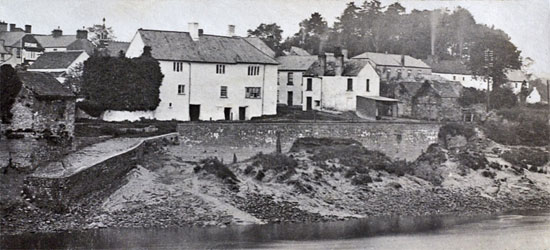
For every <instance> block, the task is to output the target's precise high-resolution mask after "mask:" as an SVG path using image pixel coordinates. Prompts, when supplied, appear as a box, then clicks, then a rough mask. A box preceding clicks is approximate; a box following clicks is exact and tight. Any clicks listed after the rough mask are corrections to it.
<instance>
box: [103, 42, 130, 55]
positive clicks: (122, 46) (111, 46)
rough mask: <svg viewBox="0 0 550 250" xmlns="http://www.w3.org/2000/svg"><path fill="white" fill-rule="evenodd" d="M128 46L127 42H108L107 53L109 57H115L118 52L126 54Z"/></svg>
mask: <svg viewBox="0 0 550 250" xmlns="http://www.w3.org/2000/svg"><path fill="white" fill-rule="evenodd" d="M129 46H130V43H129V42H119V41H109V42H108V44H107V51H108V52H109V56H111V57H117V56H118V54H119V53H120V51H123V52H124V53H126V50H128V47H129Z"/></svg>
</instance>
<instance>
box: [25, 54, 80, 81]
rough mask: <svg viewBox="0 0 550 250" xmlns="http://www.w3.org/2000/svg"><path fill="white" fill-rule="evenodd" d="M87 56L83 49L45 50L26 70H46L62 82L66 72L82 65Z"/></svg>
mask: <svg viewBox="0 0 550 250" xmlns="http://www.w3.org/2000/svg"><path fill="white" fill-rule="evenodd" d="M89 57H90V56H89V55H88V53H86V52H85V51H58V52H46V53H44V54H43V55H41V56H40V57H39V58H38V59H37V60H36V62H35V63H33V64H32V65H31V66H30V67H29V69H28V71H38V72H48V73H50V74H52V75H53V76H55V77H56V79H57V80H58V81H59V82H61V83H62V82H64V81H65V78H66V74H67V73H70V71H71V70H73V69H75V68H76V67H78V66H79V65H83V64H84V62H85V61H86V60H87V59H88V58H89Z"/></svg>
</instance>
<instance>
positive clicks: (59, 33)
mask: <svg viewBox="0 0 550 250" xmlns="http://www.w3.org/2000/svg"><path fill="white" fill-rule="evenodd" d="M62 35H63V30H61V29H60V28H59V27H57V29H54V30H52V36H53V37H60V36H62Z"/></svg>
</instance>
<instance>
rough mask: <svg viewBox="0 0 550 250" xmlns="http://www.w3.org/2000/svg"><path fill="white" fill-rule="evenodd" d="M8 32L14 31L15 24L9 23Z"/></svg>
mask: <svg viewBox="0 0 550 250" xmlns="http://www.w3.org/2000/svg"><path fill="white" fill-rule="evenodd" d="M10 31H15V23H10Z"/></svg>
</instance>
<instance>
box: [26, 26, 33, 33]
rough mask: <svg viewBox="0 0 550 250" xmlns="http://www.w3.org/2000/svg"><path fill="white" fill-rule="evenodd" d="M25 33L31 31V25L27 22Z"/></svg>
mask: <svg viewBox="0 0 550 250" xmlns="http://www.w3.org/2000/svg"><path fill="white" fill-rule="evenodd" d="M25 33H32V26H31V25H29V24H26V25H25Z"/></svg>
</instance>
